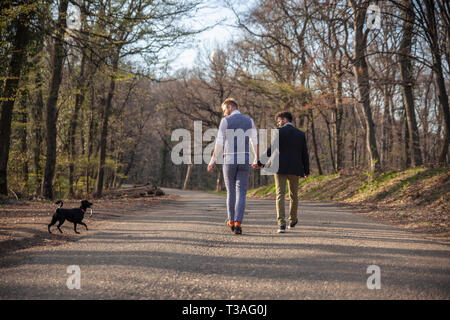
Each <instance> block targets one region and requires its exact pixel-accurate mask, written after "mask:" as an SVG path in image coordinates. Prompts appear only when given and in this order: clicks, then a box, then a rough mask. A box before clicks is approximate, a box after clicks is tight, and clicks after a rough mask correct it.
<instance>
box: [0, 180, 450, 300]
mask: <svg viewBox="0 0 450 320" xmlns="http://www.w3.org/2000/svg"><path fill="white" fill-rule="evenodd" d="M166 191H167V192H168V193H174V194H178V195H180V198H179V199H178V200H174V201H170V202H165V203H160V204H158V205H156V206H153V207H152V208H149V209H147V210H143V211H140V212H134V213H130V214H129V215H126V216H122V217H120V218H117V219H115V220H111V221H109V222H108V223H106V224H102V226H103V227H102V228H101V229H97V230H96V229H95V228H92V229H90V230H89V231H87V232H86V231H85V230H84V228H83V227H81V226H80V227H79V228H78V229H79V231H80V232H81V235H80V240H79V241H75V242H69V243H66V244H63V245H60V246H41V247H34V248H29V249H25V250H20V251H17V252H15V253H13V254H11V255H8V256H5V257H2V258H1V260H0V274H1V276H0V299H189V300H190V299H227V300H228V299H270V300H278V299H295V300H297V299H449V298H450V246H449V245H445V244H440V243H437V242H434V241H432V240H428V239H425V238H423V237H421V236H420V235H417V234H413V233H409V232H407V231H404V230H400V229H397V228H394V227H391V226H388V225H384V224H380V223H377V222H374V221H373V220H369V219H367V218H365V217H364V216H362V215H359V214H355V213H352V212H350V211H348V210H346V209H342V208H339V207H335V206H334V205H333V204H332V203H312V202H301V203H300V208H299V219H300V222H299V224H298V225H297V227H296V228H295V229H294V230H292V231H290V230H288V232H287V233H286V234H278V233H276V230H277V226H276V218H275V203H274V201H273V200H262V199H249V200H248V201H247V210H246V214H245V220H244V223H243V234H242V235H234V234H232V233H231V231H229V229H227V228H226V227H225V223H224V220H225V218H226V209H225V198H224V197H223V196H217V195H212V194H207V193H202V192H194V191H179V190H170V189H168V190H166ZM287 204H288V202H287ZM45 227H46V226H43V228H45ZM71 228H72V226H71V224H69V225H67V226H66V225H65V226H64V228H63V230H64V232H66V233H71V232H73V231H72V230H71ZM69 266H76V267H75V269H69V271H70V272H69V273H68V272H67V271H68V267H69ZM370 266H371V267H370ZM373 266H375V267H373ZM77 268H78V269H77ZM368 268H369V272H368ZM78 271H79V272H78ZM78 275H79V277H78ZM78 285H79V289H78V287H77V286H78ZM377 287H378V288H379V289H377Z"/></svg>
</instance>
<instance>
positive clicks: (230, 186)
mask: <svg viewBox="0 0 450 320" xmlns="http://www.w3.org/2000/svg"><path fill="white" fill-rule="evenodd" d="M249 174H250V165H249V164H224V165H223V180H224V182H225V186H226V188H227V211H228V220H230V221H239V222H242V220H243V219H244V211H245V198H246V196H247V186H248V176H249Z"/></svg>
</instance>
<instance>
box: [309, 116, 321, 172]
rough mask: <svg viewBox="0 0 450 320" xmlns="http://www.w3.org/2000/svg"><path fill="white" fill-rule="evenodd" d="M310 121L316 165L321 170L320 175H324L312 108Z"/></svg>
mask: <svg viewBox="0 0 450 320" xmlns="http://www.w3.org/2000/svg"><path fill="white" fill-rule="evenodd" d="M309 119H310V121H311V137H312V142H313V148H314V158H315V159H316V165H317V169H318V170H319V175H323V171H322V166H321V165H320V159H319V151H318V149H317V140H316V130H315V127H314V114H313V110H312V109H311V108H310V109H309Z"/></svg>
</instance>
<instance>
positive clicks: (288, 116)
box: [275, 111, 292, 122]
mask: <svg viewBox="0 0 450 320" xmlns="http://www.w3.org/2000/svg"><path fill="white" fill-rule="evenodd" d="M278 118H281V119H283V118H285V119H287V121H289V122H292V114H291V113H290V112H288V111H280V112H278V113H277V115H276V116H275V121H276V120H277V119H278Z"/></svg>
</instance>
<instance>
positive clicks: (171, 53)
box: [67, 0, 256, 72]
mask: <svg viewBox="0 0 450 320" xmlns="http://www.w3.org/2000/svg"><path fill="white" fill-rule="evenodd" d="M255 1H256V0H228V2H230V3H232V5H233V8H234V9H235V10H236V11H238V12H243V11H246V10H248V8H249V6H251V5H252V4H254V3H255ZM79 16H80V13H79V9H77V8H76V7H74V6H69V10H68V19H67V23H68V27H69V28H72V29H79V28H80V25H81V23H80V18H79ZM184 24H185V25H186V26H189V27H191V28H192V29H194V30H201V29H204V28H208V29H207V30H206V31H203V32H201V33H199V34H197V35H195V36H194V38H193V39H192V40H190V41H189V42H188V43H187V44H186V45H184V46H182V47H181V46H180V47H178V48H170V49H168V50H166V51H165V52H164V51H163V52H162V53H161V54H162V55H163V56H164V57H170V61H171V62H170V64H169V68H170V69H171V71H172V72H175V71H176V70H178V69H182V68H188V69H189V68H192V67H193V66H194V65H195V63H196V59H197V57H198V54H199V53H200V52H205V51H206V52H210V51H213V49H214V48H217V47H218V46H220V45H224V44H225V43H227V42H229V41H231V40H232V39H233V38H236V37H238V36H239V30H238V29H237V28H236V27H234V26H235V25H236V24H237V23H236V16H235V14H234V13H233V11H232V10H231V9H229V8H228V7H226V5H225V1H224V0H204V1H203V3H202V5H201V7H200V9H199V10H198V11H197V12H196V14H195V16H194V17H192V18H190V19H188V20H186V21H185V22H184ZM132 60H133V61H136V63H142V60H140V59H139V58H138V57H133V58H132Z"/></svg>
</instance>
